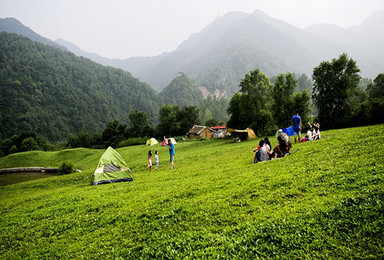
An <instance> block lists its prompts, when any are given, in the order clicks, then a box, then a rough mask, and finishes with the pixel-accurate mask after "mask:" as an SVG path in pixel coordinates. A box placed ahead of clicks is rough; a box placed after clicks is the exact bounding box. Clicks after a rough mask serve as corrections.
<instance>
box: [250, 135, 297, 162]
mask: <svg viewBox="0 0 384 260" xmlns="http://www.w3.org/2000/svg"><path fill="white" fill-rule="evenodd" d="M271 147H272V146H271V143H270V141H269V139H268V137H265V138H264V140H260V142H259V146H258V147H257V148H255V149H253V163H257V162H264V161H268V160H272V159H277V158H281V157H284V156H286V155H287V154H289V153H290V150H291V148H292V141H291V139H290V138H289V136H288V135H287V134H286V133H284V132H283V131H282V130H281V129H280V130H279V131H278V133H277V144H276V145H275V146H274V147H273V148H271Z"/></svg>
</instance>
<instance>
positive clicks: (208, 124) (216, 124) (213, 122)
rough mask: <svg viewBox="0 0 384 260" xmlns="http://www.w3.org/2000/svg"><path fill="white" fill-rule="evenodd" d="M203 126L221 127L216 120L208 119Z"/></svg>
mask: <svg viewBox="0 0 384 260" xmlns="http://www.w3.org/2000/svg"><path fill="white" fill-rule="evenodd" d="M204 125H205V126H208V127H211V126H218V125H221V124H220V123H219V121H218V120H216V119H208V120H207V121H205V124H204Z"/></svg>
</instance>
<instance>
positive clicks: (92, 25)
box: [0, 0, 384, 59]
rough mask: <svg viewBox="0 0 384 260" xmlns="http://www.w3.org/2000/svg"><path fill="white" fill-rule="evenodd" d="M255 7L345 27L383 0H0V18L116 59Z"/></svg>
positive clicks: (305, 22)
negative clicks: (220, 17) (230, 14)
mask: <svg viewBox="0 0 384 260" xmlns="http://www.w3.org/2000/svg"><path fill="white" fill-rule="evenodd" d="M256 9H258V10H262V11H264V12H265V13H266V14H268V15H270V16H272V17H274V18H278V19H280V20H283V21H286V22H288V23H290V24H292V25H294V26H297V27H299V28H304V27H306V26H309V25H311V24H314V23H332V24H336V25H339V26H341V27H350V26H352V25H359V24H361V23H362V22H363V21H364V20H365V19H366V18H367V17H368V16H369V15H370V14H372V13H373V12H375V11H378V10H382V9H384V0H0V18H5V17H14V18H16V19H18V20H19V21H21V22H22V23H23V24H24V25H26V26H28V27H29V28H31V29H32V30H33V31H35V32H37V33H38V34H40V35H41V36H44V37H46V38H49V39H51V40H56V39H57V38H62V39H64V40H67V41H70V42H72V43H74V44H76V45H77V46H78V47H79V48H81V49H82V50H84V51H87V52H94V53H97V54H99V55H101V56H104V57H108V58H121V59H125V58H128V57H131V56H154V55H158V54H161V53H162V52H164V51H173V50H175V49H176V47H177V46H178V45H179V44H181V43H182V42H183V41H184V40H186V39H187V38H188V37H189V36H190V35H191V34H193V33H197V32H199V31H201V30H202V29H203V28H204V27H205V26H207V25H208V24H209V23H211V22H212V21H213V20H214V19H215V18H216V17H218V16H222V15H224V14H225V13H227V12H229V11H241V12H245V13H252V12H253V11H254V10H256Z"/></svg>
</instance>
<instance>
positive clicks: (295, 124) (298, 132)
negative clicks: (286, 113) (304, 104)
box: [291, 111, 301, 143]
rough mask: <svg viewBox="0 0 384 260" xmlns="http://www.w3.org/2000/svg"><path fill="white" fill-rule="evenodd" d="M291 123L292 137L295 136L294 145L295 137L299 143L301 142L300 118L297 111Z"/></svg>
mask: <svg viewBox="0 0 384 260" xmlns="http://www.w3.org/2000/svg"><path fill="white" fill-rule="evenodd" d="M291 122H292V126H293V132H294V136H295V143H296V142H297V139H296V137H298V139H299V142H300V141H301V118H300V116H299V112H298V111H297V112H296V114H295V115H294V116H293V117H292V119H291Z"/></svg>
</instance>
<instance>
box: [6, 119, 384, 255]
mask: <svg viewBox="0 0 384 260" xmlns="http://www.w3.org/2000/svg"><path fill="white" fill-rule="evenodd" d="M383 132H384V125H377V126H369V127H361V128H351V129H341V130H332V131H326V132H323V133H322V136H323V137H326V138H323V139H322V140H320V141H317V142H312V143H310V142H308V143H302V144H296V145H294V149H296V148H299V149H300V151H299V152H297V153H296V154H294V155H291V156H288V157H285V158H283V159H279V160H274V161H269V162H264V163H259V164H252V163H251V161H252V156H253V154H252V149H253V148H254V147H256V146H257V142H258V141H257V140H253V141H247V142H242V143H233V142H230V141H228V140H215V141H204V142H187V143H179V144H177V145H176V157H175V164H176V168H175V169H174V170H169V162H168V159H169V155H168V151H167V148H166V147H161V146H155V147H152V149H154V150H155V149H158V150H159V154H160V171H159V172H155V171H153V172H152V173H148V172H147V169H146V161H147V151H148V147H145V146H135V147H127V148H121V149H118V152H119V153H120V154H121V155H122V156H123V157H124V158H125V160H126V161H127V163H128V165H129V166H130V167H131V170H132V172H133V176H134V178H135V181H133V182H129V183H116V184H108V185H100V186H90V181H91V175H92V172H93V170H94V168H95V166H96V164H97V161H98V159H99V157H100V156H101V154H102V153H103V150H89V149H71V150H65V151H59V152H27V153H20V154H14V155H10V156H7V157H5V158H1V159H0V167H1V168H5V167H20V166H52V167H53V166H58V165H60V163H62V162H63V161H70V162H72V163H73V164H74V165H76V166H77V167H78V168H80V169H81V170H82V173H76V174H71V175H67V176H58V177H52V178H49V179H42V180H36V181H31V182H26V183H19V184H14V185H10V186H5V187H0V196H1V202H0V223H1V226H0V234H1V235H0V258H2V259H14V258H16V259H17V258H20V259H21V258H23V259H24V258H67V259H68V258H71V259H72V258H87V259H88V258H102V259H112V258H121V259H137V258H162V259H180V258H226V259H257V258H283V259H305V258H320V259H332V258H373V259H375V258H376V259H382V258H383V257H384V242H383V241H384V207H383V203H384V191H383V188H384V184H383V172H384V171H383V168H384V164H383V161H384V160H383V156H384V149H383V148H384V147H383V143H384V137H383V135H382V133H383ZM271 139H272V138H271ZM274 140H275V138H273V141H274ZM274 143H275V141H274V142H273V143H272V144H274Z"/></svg>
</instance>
